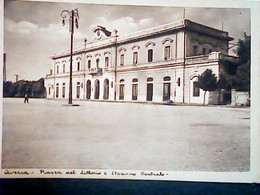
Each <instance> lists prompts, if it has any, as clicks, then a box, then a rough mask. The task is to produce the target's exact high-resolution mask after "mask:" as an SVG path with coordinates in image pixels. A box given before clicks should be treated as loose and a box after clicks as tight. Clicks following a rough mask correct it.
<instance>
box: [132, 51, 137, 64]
mask: <svg viewBox="0 0 260 195" xmlns="http://www.w3.org/2000/svg"><path fill="white" fill-rule="evenodd" d="M137 63H138V53H137V52H134V53H133V64H137Z"/></svg>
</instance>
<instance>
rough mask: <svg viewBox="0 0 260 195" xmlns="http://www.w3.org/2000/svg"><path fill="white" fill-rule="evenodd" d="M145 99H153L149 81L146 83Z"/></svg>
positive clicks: (151, 85) (151, 86)
mask: <svg viewBox="0 0 260 195" xmlns="http://www.w3.org/2000/svg"><path fill="white" fill-rule="evenodd" d="M146 100H147V101H153V84H152V83H149V84H147V97H146Z"/></svg>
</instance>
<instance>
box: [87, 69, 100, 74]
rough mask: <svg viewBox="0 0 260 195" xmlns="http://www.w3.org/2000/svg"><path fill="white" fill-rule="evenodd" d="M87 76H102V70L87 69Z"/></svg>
mask: <svg viewBox="0 0 260 195" xmlns="http://www.w3.org/2000/svg"><path fill="white" fill-rule="evenodd" d="M88 74H90V75H97V74H99V75H101V74H102V68H89V69H88Z"/></svg>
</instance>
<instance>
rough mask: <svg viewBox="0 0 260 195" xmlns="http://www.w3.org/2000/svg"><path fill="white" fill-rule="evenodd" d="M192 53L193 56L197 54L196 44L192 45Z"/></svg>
mask: <svg viewBox="0 0 260 195" xmlns="http://www.w3.org/2000/svg"><path fill="white" fill-rule="evenodd" d="M193 55H194V56H196V55H198V46H196V45H194V46H193Z"/></svg>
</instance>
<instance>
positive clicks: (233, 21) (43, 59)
mask: <svg viewBox="0 0 260 195" xmlns="http://www.w3.org/2000/svg"><path fill="white" fill-rule="evenodd" d="M75 8H78V10H79V17H80V18H79V29H76V30H75V34H74V45H75V47H77V46H81V45H82V44H83V40H84V38H87V40H88V41H92V40H93V38H94V33H93V32H92V30H93V28H94V27H95V26H96V25H101V26H104V27H106V28H107V30H109V31H113V30H114V29H117V30H118V35H119V36H120V35H125V34H128V33H131V32H135V31H139V30H144V29H147V28H152V27H156V26H160V25H163V24H167V23H171V22H174V21H176V20H181V19H182V17H183V10H184V8H183V7H155V6H154V7H149V6H129V5H128V6H123V5H95V4H72V3H50V2H49V3H47V2H21V1H5V5H4V52H5V53H6V54H7V61H6V66H7V80H8V81H15V74H18V75H19V76H20V79H24V80H38V79H40V78H42V77H45V76H46V74H48V73H49V72H50V69H51V68H52V60H51V56H52V55H54V54H55V53H58V52H60V51H64V50H68V49H69V48H70V34H69V28H68V25H65V26H62V18H61V16H60V13H61V11H62V10H64V9H67V10H72V9H75ZM185 17H186V18H187V19H190V20H192V21H194V22H198V23H201V24H205V25H208V26H211V27H213V28H217V29H221V28H222V22H223V27H224V31H228V32H229V36H231V37H233V38H234V39H235V40H234V41H233V43H236V42H237V41H238V39H239V38H243V34H244V32H246V33H247V34H248V35H250V34H251V32H250V10H249V9H241V8H185ZM66 22H67V24H68V21H66ZM231 53H233V52H231Z"/></svg>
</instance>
